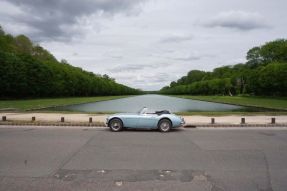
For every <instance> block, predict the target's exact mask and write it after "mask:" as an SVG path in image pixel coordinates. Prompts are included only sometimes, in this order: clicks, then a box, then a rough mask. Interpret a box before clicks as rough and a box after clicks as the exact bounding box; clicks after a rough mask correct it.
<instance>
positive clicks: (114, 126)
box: [110, 119, 123, 131]
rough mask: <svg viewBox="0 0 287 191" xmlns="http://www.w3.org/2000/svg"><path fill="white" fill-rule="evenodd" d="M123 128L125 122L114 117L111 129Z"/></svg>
mask: <svg viewBox="0 0 287 191" xmlns="http://www.w3.org/2000/svg"><path fill="white" fill-rule="evenodd" d="M122 128H123V123H122V121H121V120H119V119H112V120H111V122H110V129H111V130H112V131H121V130H122Z"/></svg>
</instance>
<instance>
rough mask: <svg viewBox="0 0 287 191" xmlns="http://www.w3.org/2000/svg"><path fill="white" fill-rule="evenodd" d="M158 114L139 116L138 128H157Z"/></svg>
mask: <svg viewBox="0 0 287 191" xmlns="http://www.w3.org/2000/svg"><path fill="white" fill-rule="evenodd" d="M156 117H157V115H156V114H141V115H139V120H138V125H137V127H138V128H155V127H156V125H157V124H156V122H157V118H156Z"/></svg>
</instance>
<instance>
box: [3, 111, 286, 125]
mask: <svg viewBox="0 0 287 191" xmlns="http://www.w3.org/2000/svg"><path fill="white" fill-rule="evenodd" d="M0 116H6V117H7V120H13V121H31V119H32V117H36V121H43V122H59V121H60V120H61V117H64V118H65V122H88V121H89V117H92V118H93V121H97V122H102V123H104V122H105V120H106V117H107V115H93V114H62V113H0ZM183 117H184V119H185V121H186V123H187V124H196V125H198V124H209V123H210V122H211V118H214V119H215V123H220V124H240V123H241V118H242V117H244V118H245V121H246V123H247V124H270V123H271V118H273V117H275V118H276V123H279V124H287V116H286V115H284V116H233V115H231V116H221V117H206V116H183Z"/></svg>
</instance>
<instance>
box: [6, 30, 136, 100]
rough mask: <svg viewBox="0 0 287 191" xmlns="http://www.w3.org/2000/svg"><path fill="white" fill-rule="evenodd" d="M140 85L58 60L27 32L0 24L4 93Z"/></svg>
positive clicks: (90, 91) (104, 91) (118, 89)
mask: <svg viewBox="0 0 287 191" xmlns="http://www.w3.org/2000/svg"><path fill="white" fill-rule="evenodd" d="M139 93H141V92H140V91H139V90H137V89H133V88H130V87H127V86H125V85H122V84H118V83H116V82H115V80H114V79H112V78H110V77H109V76H108V75H103V76H101V75H98V74H94V73H92V72H88V71H84V70H83V69H81V68H79V67H74V66H71V65H70V64H69V63H68V62H67V61H65V60H62V61H58V60H57V59H56V58H55V57H54V56H53V55H52V54H51V53H49V52H48V51H47V50H45V49H44V48H43V47H41V46H39V45H36V44H34V43H32V41H31V40H30V39H29V38H28V37H26V36H24V35H18V36H15V37H14V36H12V35H10V34H6V33H5V32H4V31H3V29H2V28H1V26H0V97H1V98H22V97H63V96H100V95H130V94H139Z"/></svg>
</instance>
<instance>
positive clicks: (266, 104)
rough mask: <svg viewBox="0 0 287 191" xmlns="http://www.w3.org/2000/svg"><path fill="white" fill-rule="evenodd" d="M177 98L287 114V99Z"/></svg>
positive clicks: (235, 97)
mask: <svg viewBox="0 0 287 191" xmlns="http://www.w3.org/2000/svg"><path fill="white" fill-rule="evenodd" d="M176 97H180V98H186V99H194V100H202V101H210V102H216V103H228V104H234V105H241V106H252V107H261V108H268V109H278V110H285V111H286V112H287V98H284V97H280V98H275V97H274V98H273V97H272V98H271V97H243V96H242V97H241V96H189V95H178V96H176Z"/></svg>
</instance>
